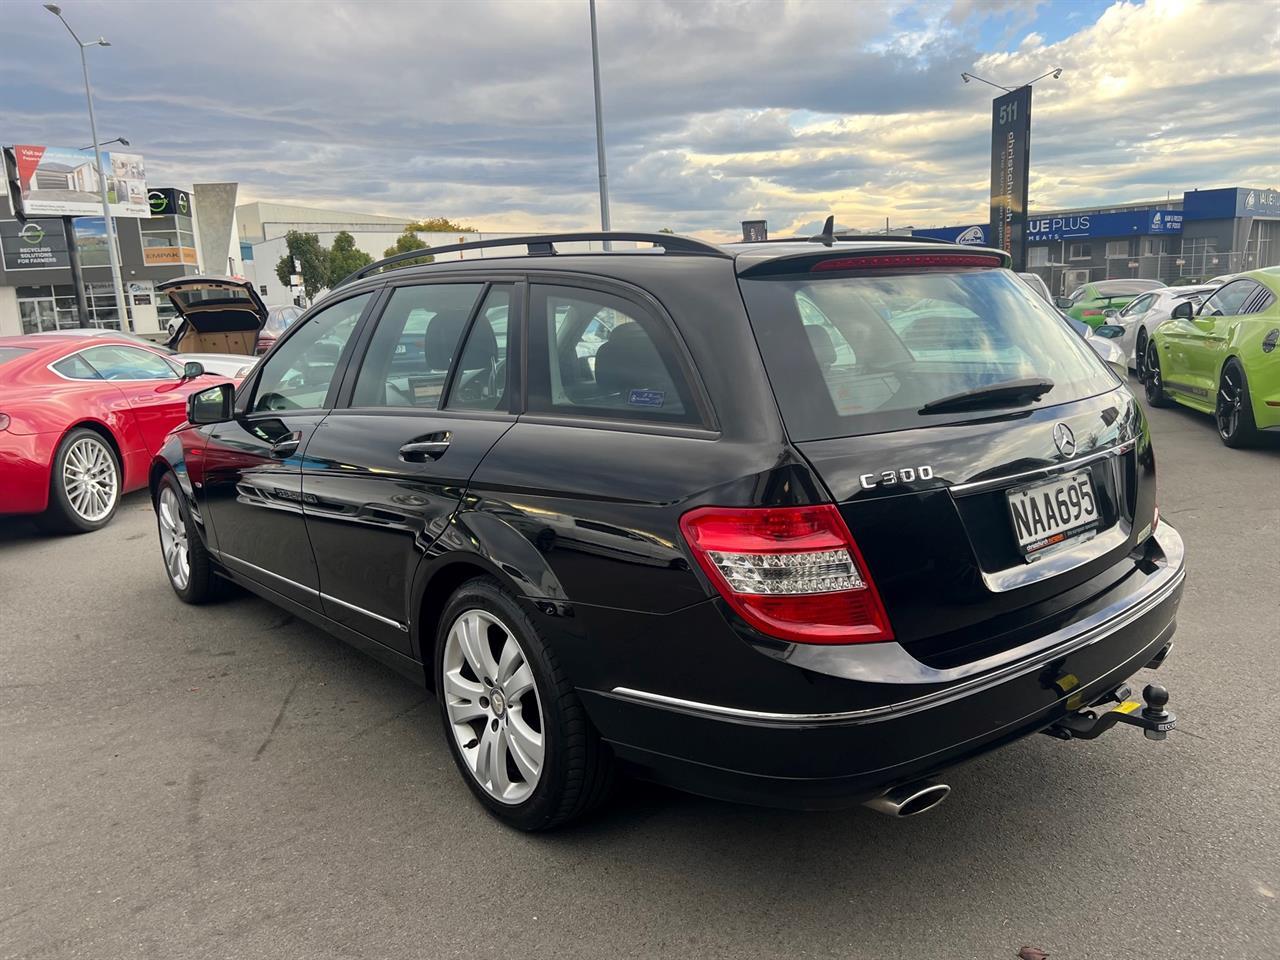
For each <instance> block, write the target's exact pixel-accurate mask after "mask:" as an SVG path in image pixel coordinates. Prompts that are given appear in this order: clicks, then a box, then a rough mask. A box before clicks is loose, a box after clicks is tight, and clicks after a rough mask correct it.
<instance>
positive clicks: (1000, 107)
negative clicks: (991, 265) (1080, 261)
mask: <svg viewBox="0 0 1280 960" xmlns="http://www.w3.org/2000/svg"><path fill="white" fill-rule="evenodd" d="M1030 159H1031V88H1030V87H1019V88H1018V89H1017V90H1013V91H1011V92H1009V93H1006V94H1005V95H1004V96H1002V97H997V98H996V99H995V100H993V101H992V102H991V245H992V246H993V247H999V248H1000V249H1001V250H1004V251H1005V252H1006V253H1008V254H1009V255H1010V256H1012V257H1013V269H1015V270H1025V269H1026V260H1027V254H1026V240H1025V228H1026V223H1027V173H1028V170H1029V167H1030Z"/></svg>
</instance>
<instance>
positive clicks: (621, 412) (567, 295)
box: [528, 284, 701, 424]
mask: <svg viewBox="0 0 1280 960" xmlns="http://www.w3.org/2000/svg"><path fill="white" fill-rule="evenodd" d="M531 304H532V306H531V310H530V318H529V340H530V343H529V350H530V353H529V401H528V405H529V411H530V412H533V413H558V414H567V415H570V416H586V417H602V418H607V419H611V420H648V421H657V422H675V423H685V424H690V423H701V415H700V413H699V411H698V408H697V404H696V402H695V401H694V396H693V392H692V390H691V388H690V385H689V380H688V378H687V377H686V376H685V373H684V369H683V365H682V364H681V362H680V359H679V353H678V351H677V347H676V341H675V337H674V334H673V333H672V331H671V330H670V328H669V327H668V326H667V324H666V321H665V320H663V319H660V318H659V317H658V316H656V315H655V314H654V313H653V312H651V311H650V310H648V309H647V308H645V307H642V306H640V305H639V304H637V303H634V302H632V301H631V300H628V299H624V298H622V297H617V296H614V295H613V294H610V293H605V292H603V291H596V290H587V289H582V288H578V287H567V286H552V285H546V284H537V285H535V286H534V287H533V288H532V295H531Z"/></svg>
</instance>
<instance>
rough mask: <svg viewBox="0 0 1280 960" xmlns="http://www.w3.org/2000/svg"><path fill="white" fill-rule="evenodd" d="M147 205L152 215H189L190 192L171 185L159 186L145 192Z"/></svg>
mask: <svg viewBox="0 0 1280 960" xmlns="http://www.w3.org/2000/svg"><path fill="white" fill-rule="evenodd" d="M147 206H148V207H149V208H150V209H151V215H152V216H153V217H174V216H177V217H189V216H191V194H189V193H187V191H185V190H176V189H174V188H173V187H159V188H157V189H155V190H149V191H148V192H147Z"/></svg>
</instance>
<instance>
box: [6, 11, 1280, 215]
mask: <svg viewBox="0 0 1280 960" xmlns="http://www.w3.org/2000/svg"><path fill="white" fill-rule="evenodd" d="M1077 11H1078V8H1077V7H1074V6H1070V5H1067V6H1063V5H1062V4H1057V5H1055V4H1052V3H1047V2H1040V3H1034V4H1033V3H1024V2H1019V0H999V2H995V0H988V2H978V0H952V2H951V3H950V4H943V3H934V2H925V3H907V2H905V0H875V2H865V3H861V2H860V3H842V4H835V3H819V2H812V0H810V2H801V0H790V2H786V3H778V2H773V0H705V2H679V0H667V2H664V0H600V3H599V15H600V26H601V46H602V52H603V56H604V83H605V106H606V111H607V141H608V147H609V160H610V173H611V176H610V183H611V188H612V197H613V201H614V211H613V214H614V215H613V220H614V223H615V224H617V225H618V226H620V227H644V228H656V227H658V226H671V227H673V228H675V229H678V230H690V231H701V232H705V233H708V234H721V235H730V234H732V233H733V232H735V231H736V223H737V221H738V220H739V219H742V218H745V217H755V216H765V217H768V218H769V219H770V221H771V223H772V225H773V227H774V229H775V230H786V229H788V228H794V229H799V228H800V227H802V226H803V225H804V224H806V223H809V222H812V221H815V220H820V219H821V218H822V217H824V216H825V215H826V214H827V213H828V212H834V213H835V214H836V215H837V218H838V219H839V221H840V222H841V223H845V224H848V225H851V226H861V227H865V228H870V227H875V226H877V225H879V226H880V227H882V226H883V223H884V219H885V217H889V218H890V219H891V221H892V223H893V224H895V225H897V224H907V223H914V224H916V225H923V224H926V223H931V224H939V223H961V222H972V221H976V220H981V219H983V218H984V217H985V195H986V190H987V180H988V164H989V160H988V150H989V136H990V134H989V130H990V127H989V124H990V100H989V97H988V96H987V94H988V93H990V92H992V91H990V90H989V89H987V88H982V87H980V86H979V85H976V84H971V85H968V86H964V85H962V84H961V83H960V80H959V74H960V72H961V71H962V70H971V71H972V72H975V73H978V74H981V75H983V76H987V77H990V78H991V79H994V80H996V81H998V82H1002V83H1013V82H1021V81H1025V80H1028V79H1030V78H1031V77H1033V76H1036V75H1038V74H1040V73H1043V72H1044V71H1045V70H1047V69H1049V68H1050V67H1054V66H1061V67H1063V69H1064V73H1063V76H1062V79H1061V80H1057V81H1054V80H1045V81H1043V82H1041V83H1039V84H1037V85H1036V91H1035V106H1034V111H1033V114H1034V130H1033V136H1032V173H1031V190H1032V197H1033V199H1034V200H1035V201H1036V202H1037V204H1038V205H1040V206H1042V207H1043V206H1079V205H1086V204H1090V203H1096V202H1115V201H1120V200H1132V199H1142V198H1147V197H1154V196H1163V195H1164V194H1165V191H1166V190H1174V191H1179V192H1180V191H1181V190H1183V189H1186V188H1190V187H1196V186H1198V187H1211V186H1227V185H1235V184H1248V185H1268V186H1275V185H1278V184H1280V149H1278V148H1280V110H1278V109H1277V107H1276V104H1277V103H1280V24H1278V21H1277V18H1275V17H1274V16H1266V15H1260V12H1261V11H1260V8H1259V6H1258V5H1256V4H1253V3H1249V2H1247V0H1240V2H1195V0H1149V2H1147V3H1144V4H1136V3H1126V2H1119V3H1116V4H1114V5H1113V6H1111V7H1109V8H1107V9H1106V10H1105V12H1104V13H1102V15H1101V16H1099V17H1098V18H1097V20H1096V22H1094V23H1085V22H1083V20H1073V19H1072V17H1073V15H1074V14H1075V13H1076V12H1077ZM68 15H69V16H72V17H73V20H74V22H75V23H76V24H77V27H78V28H79V29H81V30H82V31H83V32H86V33H96V32H98V31H101V32H104V33H108V34H109V35H110V36H111V39H112V41H113V43H115V46H114V47H112V48H110V49H109V50H106V51H99V50H94V51H91V55H92V56H93V69H94V76H95V88H96V90H97V91H98V107H99V129H100V130H102V131H103V132H104V135H105V136H115V135H117V134H123V135H125V136H127V137H129V139H130V140H132V141H133V142H134V143H135V144H136V145H137V146H138V147H139V149H140V150H141V151H142V152H144V153H145V154H146V155H147V158H148V162H149V165H150V168H151V170H152V171H153V175H154V176H153V179H158V181H163V182H171V183H177V184H183V183H189V182H192V181H200V180H220V179H235V180H239V181H240V182H241V184H242V188H241V195H242V196H247V197H258V198H280V199H290V200H295V201H298V202H311V203H316V204H324V205H326V206H339V207H344V208H347V209H353V210H366V211H369V212H393V213H404V214H410V215H417V216H424V215H448V216H453V217H456V218H458V219H463V220H467V221H469V222H473V223H477V224H478V225H480V226H482V227H484V228H486V229H491V230H492V229H502V228H511V229H538V228H570V227H582V226H589V225H592V224H593V223H594V222H596V218H597V210H596V195H595V190H596V178H595V173H596V171H595V145H594V130H593V126H592V112H591V111H592V106H591V72H590V58H589V55H588V51H587V49H586V45H585V44H586V37H587V20H586V12H585V4H582V3H580V2H577V0H565V2H539V3H518V2H500V0H475V2H469V3H433V4H400V3H376V2H348V3H345V4H343V3H327V4H315V5H311V4H303V3H252V4H250V3H235V4H227V3H213V2H209V3H202V4H197V3H194V2H187V3H182V4H164V5H155V4H141V5H136V4H131V3H129V2H128V0H117V2H110V3H108V2H104V0H98V2H89V0H85V2H81V3H78V4H77V5H76V8H75V10H74V11H69V12H68ZM6 17H7V19H6V30H7V32H8V34H9V42H8V43H7V45H6V46H7V50H6V57H5V58H4V59H3V61H0V89H4V90H5V91H6V95H5V96H4V97H3V98H0V141H3V142H6V143H12V142H49V143H81V142H85V139H86V138H85V132H84V130H83V128H84V127H85V126H86V124H85V122H84V115H83V101H82V100H81V99H80V98H81V97H82V95H83V94H82V92H81V90H80V88H79V86H78V66H79V65H78V63H76V62H75V54H74V50H73V49H71V48H70V44H69V42H68V41H67V38H66V37H65V35H63V34H60V33H59V32H58V30H57V29H55V28H58V27H59V25H58V24H57V23H56V22H55V21H53V19H52V18H51V17H48V15H47V14H45V13H44V11H42V10H40V9H39V6H38V5H37V4H32V5H30V7H28V6H27V5H23V6H21V7H19V6H17V5H16V4H14V5H10V6H9V7H7V8H6ZM1068 22H1069V23H1070V27H1068V26H1066V24H1067V23H1068ZM116 23H125V24H128V23H144V24H146V25H147V29H146V30H143V31H135V32H134V33H129V32H127V31H125V30H123V29H122V30H121V31H119V33H120V35H118V36H117V35H115V34H113V33H112V30H113V25H114V24H116ZM1072 27H1074V28H1075V29H1076V32H1075V33H1073V34H1070V35H1067V36H1065V37H1064V38H1063V39H1060V40H1055V41H1054V42H1050V41H1048V40H1046V38H1047V37H1054V38H1057V37H1062V36H1063V31H1064V30H1066V29H1071V28H1072ZM156 37H181V38H183V39H182V40H181V42H159V43H157V42H155V38H156ZM983 38H986V39H985V41H984V40H983ZM984 44H985V47H986V49H983V46H984Z"/></svg>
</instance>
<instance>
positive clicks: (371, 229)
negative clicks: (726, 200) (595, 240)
mask: <svg viewBox="0 0 1280 960" xmlns="http://www.w3.org/2000/svg"><path fill="white" fill-rule="evenodd" d="M236 221H237V223H238V224H239V235H240V259H241V262H242V264H243V274H244V276H245V278H246V279H248V280H250V281H252V282H253V284H254V286H256V287H257V289H258V294H259V295H260V296H261V297H262V300H263V302H264V303H266V304H267V305H268V306H279V305H282V304H287V303H292V302H293V300H294V297H295V296H297V295H298V293H299V291H298V290H297V289H295V288H291V287H290V286H289V285H287V284H284V283H281V282H280V277H279V275H278V274H277V273H276V265H277V264H278V263H279V262H280V259H281V258H282V257H284V256H285V255H286V253H287V252H288V246H287V243H286V239H285V238H286V235H287V234H288V233H289V231H291V230H297V231H300V232H302V233H314V234H315V235H316V237H317V238H318V239H319V241H320V245H321V246H323V247H331V246H333V241H334V239H335V238H336V237H337V235H338V234H339V233H342V232H344V231H345V232H346V233H349V234H351V237H352V239H353V240H354V241H355V247H356V249H357V250H363V251H364V252H365V253H367V254H369V256H371V257H373V258H374V259H375V260H381V259H382V256H383V254H384V253H385V252H386V250H387V249H388V248H389V247H392V246H394V245H395V242H396V238H397V237H398V236H399V235H400V234H402V233H404V229H405V227H407V226H408V225H409V224H410V223H412V222H414V221H412V220H408V219H405V218H403V217H388V216H382V215H380V214H370V213H352V212H351V211H349V210H330V209H325V208H322V207H305V206H300V205H297V204H287V203H275V202H269V201H256V202H253V203H244V204H241V205H239V206H237V207H236ZM503 236H514V234H510V233H419V234H418V237H419V239H421V240H422V241H423V242H424V243H425V244H427V245H428V246H432V247H435V246H445V245H447V244H452V243H458V242H459V241H464V240H465V241H471V240H486V239H494V238H497V237H503ZM581 246H582V247H584V248H590V247H591V246H592V245H591V244H582V245H581ZM596 246H598V244H597V245H596ZM475 256H481V257H482V256H484V251H474V252H472V253H469V254H468V253H464V252H458V253H453V254H444V255H442V256H441V259H456V260H461V259H463V257H475Z"/></svg>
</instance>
